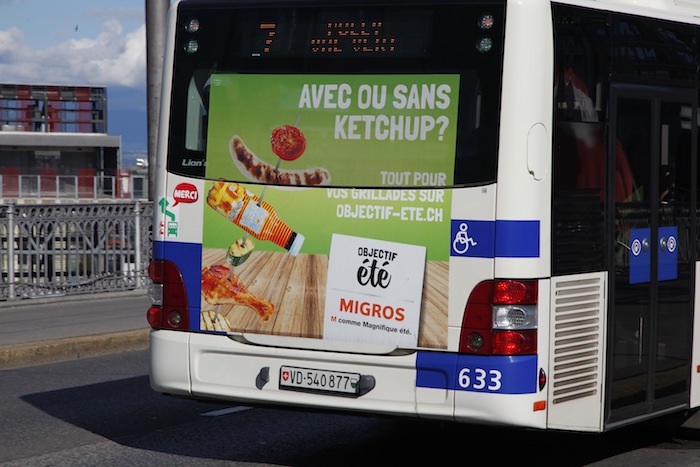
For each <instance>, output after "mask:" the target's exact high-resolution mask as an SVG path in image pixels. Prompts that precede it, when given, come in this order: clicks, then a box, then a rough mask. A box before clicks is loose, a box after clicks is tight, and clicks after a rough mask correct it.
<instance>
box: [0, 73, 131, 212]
mask: <svg viewBox="0 0 700 467" xmlns="http://www.w3.org/2000/svg"><path fill="white" fill-rule="evenodd" d="M120 152H121V137H120V136H110V135H108V134H107V89H106V88H105V87H94V86H58V85H57V86H52V85H19V84H0V177H2V183H1V184H0V200H8V199H9V200H12V199H15V198H17V199H28V198H29V199H31V198H40V199H42V200H46V199H54V198H55V199H61V198H69V199H76V198H98V199H100V198H104V197H108V198H120V197H124V195H126V194H128V195H129V196H130V193H129V190H130V182H129V173H128V171H127V172H126V173H124V171H121V170H120V169H121V161H120V158H121V155H120ZM125 177H126V181H125ZM129 196H127V197H129Z"/></svg>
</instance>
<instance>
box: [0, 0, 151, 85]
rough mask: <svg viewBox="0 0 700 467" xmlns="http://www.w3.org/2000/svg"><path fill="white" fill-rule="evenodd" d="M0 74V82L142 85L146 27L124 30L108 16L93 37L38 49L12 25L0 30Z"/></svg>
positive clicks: (144, 68) (144, 67) (144, 82)
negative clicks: (25, 40)
mask: <svg viewBox="0 0 700 467" xmlns="http://www.w3.org/2000/svg"><path fill="white" fill-rule="evenodd" d="M0 1H2V0H0ZM0 76H2V77H3V79H2V80H3V82H4V83H17V84H68V85H95V86H111V85H119V86H126V87H143V86H145V84H146V26H145V25H142V26H140V27H139V28H138V29H136V30H134V31H131V32H127V33H125V32H124V29H123V27H122V25H121V23H120V22H119V21H117V20H115V19H111V20H108V21H105V22H104V23H103V24H102V29H101V31H100V33H99V35H98V36H97V37H96V38H94V39H93V38H83V39H71V40H66V41H64V42H60V43H58V44H56V45H53V46H51V47H48V48H46V49H42V50H35V49H32V48H31V47H29V46H27V45H26V44H25V42H24V35H23V33H22V31H21V30H19V29H17V28H10V29H8V30H4V31H1V30H0Z"/></svg>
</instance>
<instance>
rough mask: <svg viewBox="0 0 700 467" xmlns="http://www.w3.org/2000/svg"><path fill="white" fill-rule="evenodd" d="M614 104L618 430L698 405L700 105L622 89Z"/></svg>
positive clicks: (687, 94)
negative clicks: (698, 141)
mask: <svg viewBox="0 0 700 467" xmlns="http://www.w3.org/2000/svg"><path fill="white" fill-rule="evenodd" d="M611 105H612V107H611V114H610V118H611V120H610V133H609V140H608V154H609V164H608V167H609V170H610V172H609V174H611V176H610V177H609V180H610V182H609V189H608V197H609V201H610V203H609V205H610V206H615V212H614V214H613V215H612V216H611V218H613V219H614V222H613V223H612V225H611V227H610V229H611V231H613V230H614V232H613V233H612V239H613V243H614V248H613V250H612V251H613V252H614V258H611V262H612V263H613V265H614V267H612V268H611V269H610V271H611V275H612V277H611V281H610V283H611V295H610V299H611V300H610V303H611V307H610V310H609V319H608V326H609V331H610V332H609V333H608V335H609V336H610V337H609V340H608V355H609V360H608V372H607V379H606V381H607V386H606V387H607V398H606V401H607V403H606V411H607V414H606V415H607V417H606V418H607V420H606V422H607V423H608V424H615V423H617V422H623V421H624V420H630V419H634V418H640V417H641V418H644V417H645V416H646V415H648V414H652V413H658V412H661V411H664V410H666V409H669V408H672V407H678V406H682V405H685V404H687V403H688V401H689V377H690V356H691V318H692V300H693V284H694V282H693V281H694V277H693V274H694V273H693V269H692V268H691V265H692V264H693V263H694V255H695V253H694V246H693V243H691V239H693V238H694V235H691V234H690V233H691V224H694V213H691V209H690V208H691V192H692V191H691V188H693V189H694V187H695V180H694V179H695V175H694V170H693V171H691V161H692V160H693V159H694V158H693V157H692V152H693V151H694V150H695V148H694V147H691V141H693V139H694V137H695V136H694V135H695V129H694V128H693V126H691V125H690V121H691V116H694V115H695V113H694V112H693V109H694V107H695V105H696V100H695V97H694V93H693V92H692V91H688V90H679V89H671V88H650V87H642V86H623V85H618V86H613V89H612V93H611ZM693 168H694V166H693ZM613 180H614V182H613ZM613 184H614V186H613ZM613 197H614V199H613Z"/></svg>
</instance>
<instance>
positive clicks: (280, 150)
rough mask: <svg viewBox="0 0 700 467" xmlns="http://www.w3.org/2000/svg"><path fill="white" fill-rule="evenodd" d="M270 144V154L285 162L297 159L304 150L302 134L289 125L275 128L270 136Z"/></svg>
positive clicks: (304, 143) (304, 140) (304, 142)
mask: <svg viewBox="0 0 700 467" xmlns="http://www.w3.org/2000/svg"><path fill="white" fill-rule="evenodd" d="M270 142H271V143H272V152H274V153H275V154H276V155H277V156H279V158H280V159H282V160H285V161H293V160H295V159H298V158H299V157H300V156H301V155H302V154H303V153H304V150H305V149H306V138H305V137H304V133H302V132H301V131H300V130H299V129H298V128H297V127H294V126H291V125H283V126H281V127H279V128H275V129H274V130H273V131H272V135H270Z"/></svg>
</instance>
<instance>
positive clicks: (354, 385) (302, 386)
mask: <svg viewBox="0 0 700 467" xmlns="http://www.w3.org/2000/svg"><path fill="white" fill-rule="evenodd" d="M361 376H362V375H360V374H359V373H350V372H345V371H331V370H321V369H317V368H301V367H295V366H286V365H283V366H282V367H280V382H279V388H280V389H284V390H290V391H308V392H316V393H325V394H335V395H339V394H340V395H348V396H357V395H358V394H359V390H360V378H361Z"/></svg>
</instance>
